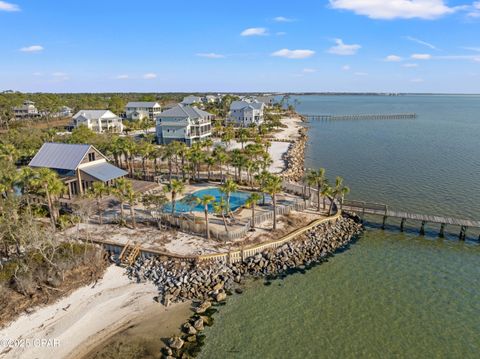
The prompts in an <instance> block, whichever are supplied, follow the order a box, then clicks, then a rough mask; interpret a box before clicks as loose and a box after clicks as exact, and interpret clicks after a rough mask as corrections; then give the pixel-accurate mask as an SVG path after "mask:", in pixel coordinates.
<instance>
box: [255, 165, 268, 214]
mask: <svg viewBox="0 0 480 359" xmlns="http://www.w3.org/2000/svg"><path fill="white" fill-rule="evenodd" d="M269 178H270V172H268V171H262V172H260V173H259V174H257V175H256V176H255V180H256V181H257V182H258V185H259V190H260V191H262V197H263V199H262V205H263V206H265V190H264V188H265V183H266V182H267V180H268V179H269Z"/></svg>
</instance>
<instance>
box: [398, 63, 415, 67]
mask: <svg viewBox="0 0 480 359" xmlns="http://www.w3.org/2000/svg"><path fill="white" fill-rule="evenodd" d="M402 66H403V67H407V68H414V67H418V64H414V63H408V64H403V65H402Z"/></svg>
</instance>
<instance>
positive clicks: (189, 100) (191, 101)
mask: <svg viewBox="0 0 480 359" xmlns="http://www.w3.org/2000/svg"><path fill="white" fill-rule="evenodd" d="M181 103H182V105H193V104H194V103H202V98H201V97H198V96H193V95H189V96H187V97H184V98H183V100H182V102H181Z"/></svg>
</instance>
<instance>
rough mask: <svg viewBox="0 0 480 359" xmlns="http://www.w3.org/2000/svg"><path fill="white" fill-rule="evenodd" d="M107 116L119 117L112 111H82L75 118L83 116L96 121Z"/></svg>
mask: <svg viewBox="0 0 480 359" xmlns="http://www.w3.org/2000/svg"><path fill="white" fill-rule="evenodd" d="M106 114H109V115H113V116H117V115H115V114H114V113H113V112H112V111H110V110H80V111H78V112H77V113H76V114H75V115H74V116H73V118H74V119H76V118H77V117H79V116H83V117H85V118H88V119H89V120H96V119H98V118H100V117H102V116H104V115H106Z"/></svg>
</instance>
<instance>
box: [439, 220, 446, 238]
mask: <svg viewBox="0 0 480 359" xmlns="http://www.w3.org/2000/svg"><path fill="white" fill-rule="evenodd" d="M438 236H439V237H440V238H443V237H445V223H442V224H441V225H440V233H439V234H438Z"/></svg>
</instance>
